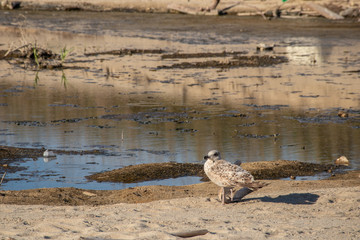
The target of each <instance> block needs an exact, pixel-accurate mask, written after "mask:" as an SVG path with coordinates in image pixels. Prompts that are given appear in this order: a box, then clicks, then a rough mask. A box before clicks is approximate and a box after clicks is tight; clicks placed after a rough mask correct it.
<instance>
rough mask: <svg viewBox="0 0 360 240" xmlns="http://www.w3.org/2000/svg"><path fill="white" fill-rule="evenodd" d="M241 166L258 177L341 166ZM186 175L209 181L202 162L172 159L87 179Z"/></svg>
mask: <svg viewBox="0 0 360 240" xmlns="http://www.w3.org/2000/svg"><path fill="white" fill-rule="evenodd" d="M241 166H242V167H243V168H244V169H245V170H247V171H249V172H250V173H251V174H252V175H253V176H254V177H255V179H279V178H287V177H290V176H312V175H315V174H317V173H321V172H332V171H333V170H335V169H336V168H338V166H335V165H332V164H315V163H305V162H298V161H287V160H277V161H269V162H265V161H264V162H251V163H243V164H242V165H241ZM329 175H330V173H329ZM184 176H198V177H201V178H202V179H201V180H202V181H209V179H208V178H207V177H206V175H205V172H204V166H203V164H199V163H173V162H168V163H148V164H139V165H131V166H126V167H124V168H120V169H115V170H112V171H107V172H102V173H96V174H93V175H90V176H87V179H89V180H95V181H98V182H122V183H136V182H144V181H150V180H160V179H168V178H178V177H184Z"/></svg>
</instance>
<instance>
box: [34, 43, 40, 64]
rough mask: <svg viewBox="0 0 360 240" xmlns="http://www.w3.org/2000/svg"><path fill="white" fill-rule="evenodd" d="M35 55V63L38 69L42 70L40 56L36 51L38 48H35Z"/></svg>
mask: <svg viewBox="0 0 360 240" xmlns="http://www.w3.org/2000/svg"><path fill="white" fill-rule="evenodd" d="M33 53H34V60H35V63H36V65H37V67H38V68H40V63H39V56H38V53H37V50H36V46H35V47H34V48H33Z"/></svg>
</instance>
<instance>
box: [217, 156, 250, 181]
mask: <svg viewBox="0 0 360 240" xmlns="http://www.w3.org/2000/svg"><path fill="white" fill-rule="evenodd" d="M211 172H212V173H213V174H214V175H216V176H217V179H218V180H219V181H222V182H223V183H224V185H228V186H235V185H246V184H250V183H252V182H253V181H254V177H253V176H252V175H251V174H250V173H249V172H248V171H246V170H244V169H242V168H241V167H240V166H238V165H235V164H231V163H229V162H227V161H225V160H218V161H215V163H214V165H213V166H212V167H211Z"/></svg>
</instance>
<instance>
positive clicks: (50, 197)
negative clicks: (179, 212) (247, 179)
mask: <svg viewBox="0 0 360 240" xmlns="http://www.w3.org/2000/svg"><path fill="white" fill-rule="evenodd" d="M359 176H360V171H352V172H347V173H345V174H339V175H337V176H336V177H331V178H329V179H326V180H318V181H285V180H266V182H267V183H269V185H268V186H266V187H264V188H262V189H261V190H259V191H261V192H262V194H271V193H274V192H278V191H283V190H284V189H292V191H311V190H314V189H320V188H334V187H352V186H359V184H360V177H359ZM218 191H219V187H218V186H216V185H215V184H213V183H211V182H206V183H200V184H194V185H186V186H144V187H135V188H128V189H123V190H84V189H77V188H49V189H45V188H44V189H31V190H22V191H0V204H21V205H34V204H35V205H37V204H43V205H55V206H60V205H61V206H64V205H70V206H79V205H107V204H116V203H145V202H151V201H156V200H163V199H173V198H186V197H216V196H217V193H218Z"/></svg>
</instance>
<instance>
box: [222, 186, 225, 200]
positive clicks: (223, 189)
mask: <svg viewBox="0 0 360 240" xmlns="http://www.w3.org/2000/svg"><path fill="white" fill-rule="evenodd" d="M221 203H222V204H225V187H222V199H221Z"/></svg>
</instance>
